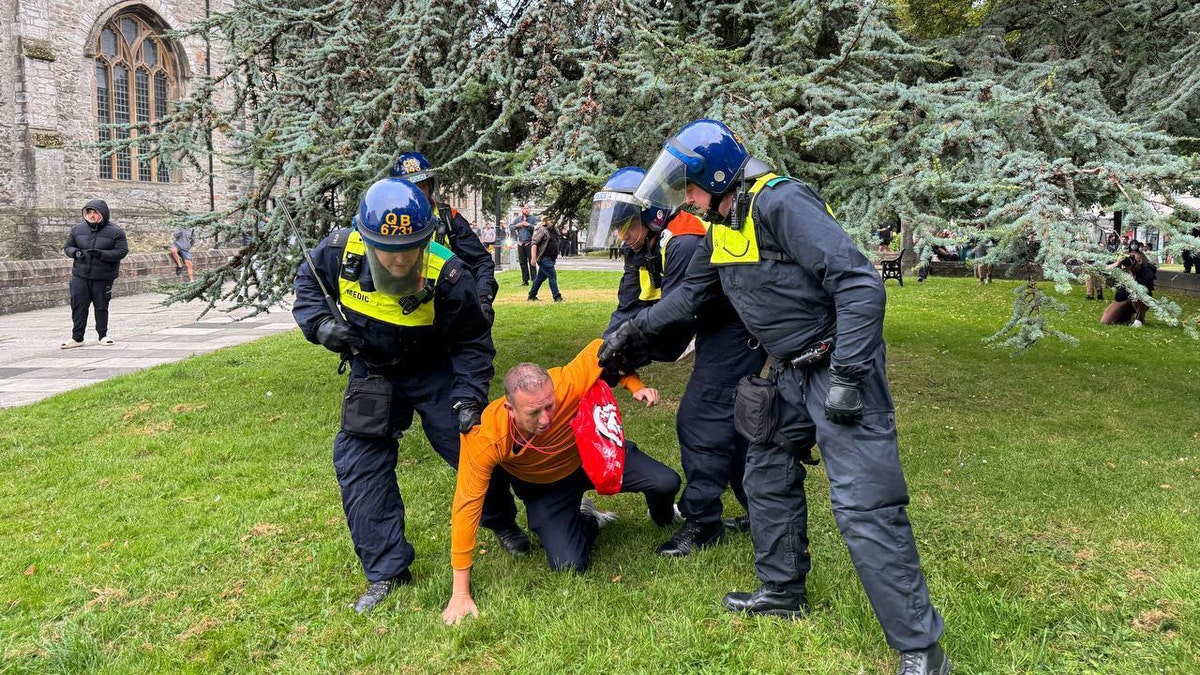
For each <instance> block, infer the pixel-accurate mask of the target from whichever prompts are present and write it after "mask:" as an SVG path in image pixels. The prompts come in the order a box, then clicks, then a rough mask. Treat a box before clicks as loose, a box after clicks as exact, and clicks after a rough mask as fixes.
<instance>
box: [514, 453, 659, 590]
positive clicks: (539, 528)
mask: <svg viewBox="0 0 1200 675" xmlns="http://www.w3.org/2000/svg"><path fill="white" fill-rule="evenodd" d="M511 480H512V487H513V491H514V492H516V493H517V496H518V497H520V498H521V501H522V502H524V503H525V515H526V517H528V519H529V529H531V530H533V531H534V533H535V534H537V536H538V539H539V540H540V541H541V542H542V548H543V549H545V550H546V560H547V561H548V562H549V563H550V569H553V570H575V571H579V572H582V571H583V570H586V569H587V568H588V565H589V564H590V563H591V555H592V544H593V543H594V542H595V541H596V534H597V528H596V521H594V520H592V519H590V518H585V517H583V516H581V515H580V513H579V503H580V501H582V499H583V494H584V493H585V492H587V491H588V490H591V489H592V488H593V486H592V482H591V481H590V480H588V477H587V474H585V473H584V472H583V469H582V468H581V469H578V470H576V471H575V473H573V474H571V475H570V476H567V477H566V478H564V479H562V480H560V481H555V482H553V483H527V482H525V481H523V480H520V479H518V478H512V479H511ZM678 491H679V474H677V473H675V472H674V471H673V470H671V469H670V468H669V467H667V466H666V465H664V464H663V463H662V462H659V461H658V460H656V459H654V458H653V457H650V456H649V455H647V454H645V453H644V452H642V451H641V450H639V449H638V447H637V444H635V443H634V442H633V441H625V474H624V478H623V480H622V481H621V492H640V493H642V494H643V495H644V496H645V498H646V506H647V508H649V509H650V514H651V517H652V518H656V519H657V520H656V521H655V524H656V525H659V526H664V525H668V524H670V522H671V519H672V518H673V517H674V516H675V507H674V503H675V493H676V492H678Z"/></svg>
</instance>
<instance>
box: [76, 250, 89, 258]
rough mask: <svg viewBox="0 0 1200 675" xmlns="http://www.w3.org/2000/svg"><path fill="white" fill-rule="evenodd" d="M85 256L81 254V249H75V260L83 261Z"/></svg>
mask: <svg viewBox="0 0 1200 675" xmlns="http://www.w3.org/2000/svg"><path fill="white" fill-rule="evenodd" d="M86 255H87V254H86V253H84V252H83V249H81V248H77V249H75V259H76V260H83V258H84V256H86Z"/></svg>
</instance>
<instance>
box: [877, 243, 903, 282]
mask: <svg viewBox="0 0 1200 675" xmlns="http://www.w3.org/2000/svg"><path fill="white" fill-rule="evenodd" d="M903 264H904V251H900V252H899V253H895V254H892V253H885V254H883V255H881V256H879V274H880V276H882V277H883V280H884V282H886V281H887V280H888V279H895V280H896V281H899V282H900V285H901V286H903V285H904V267H903Z"/></svg>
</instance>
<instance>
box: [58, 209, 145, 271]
mask: <svg viewBox="0 0 1200 675" xmlns="http://www.w3.org/2000/svg"><path fill="white" fill-rule="evenodd" d="M88 209H94V210H96V211H99V212H100V215H102V216H103V217H104V218H103V220H101V221H100V222H99V223H97V224H95V225H93V224H92V223H89V222H88V221H87V220H80V221H79V222H78V223H76V224H75V225H74V226H73V227H72V228H71V234H69V235H67V245H66V246H65V247H63V253H65V254H66V255H67V257H68V258H73V259H74V260H75V265H74V266H73V267H72V268H71V274H72V275H74V276H77V277H80V278H83V279H90V280H93V281H112V280H113V279H116V278H117V276H118V275H119V274H120V266H121V258H124V257H125V256H126V255H128V254H129V244H128V243H126V241H125V230H122V229H121V228H119V227H117V226H116V224H114V223H113V222H111V221H110V220H109V219H108V204H107V203H105V201H104V200H103V199H93V200H92V201H90V202H88V203H87V204H84V206H83V210H84V211H86V210H88ZM89 251H95V253H89ZM76 252H82V253H83V255H82V256H79V255H76Z"/></svg>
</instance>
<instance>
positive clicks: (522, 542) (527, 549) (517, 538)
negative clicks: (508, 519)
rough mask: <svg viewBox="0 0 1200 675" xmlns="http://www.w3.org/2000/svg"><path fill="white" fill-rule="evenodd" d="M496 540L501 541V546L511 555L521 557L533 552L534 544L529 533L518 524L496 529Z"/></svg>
mask: <svg viewBox="0 0 1200 675" xmlns="http://www.w3.org/2000/svg"><path fill="white" fill-rule="evenodd" d="M496 541H499V542H500V548H502V549H504V551H505V553H508V554H509V555H511V556H517V557H518V558H519V557H521V556H525V555H529V554H530V553H532V552H533V546H532V545H531V544H530V543H529V535H527V534H525V531H524V530H522V529H521V528H520V527H518V526H516V525H513V526H512V527H506V528H504V529H503V530H496Z"/></svg>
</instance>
